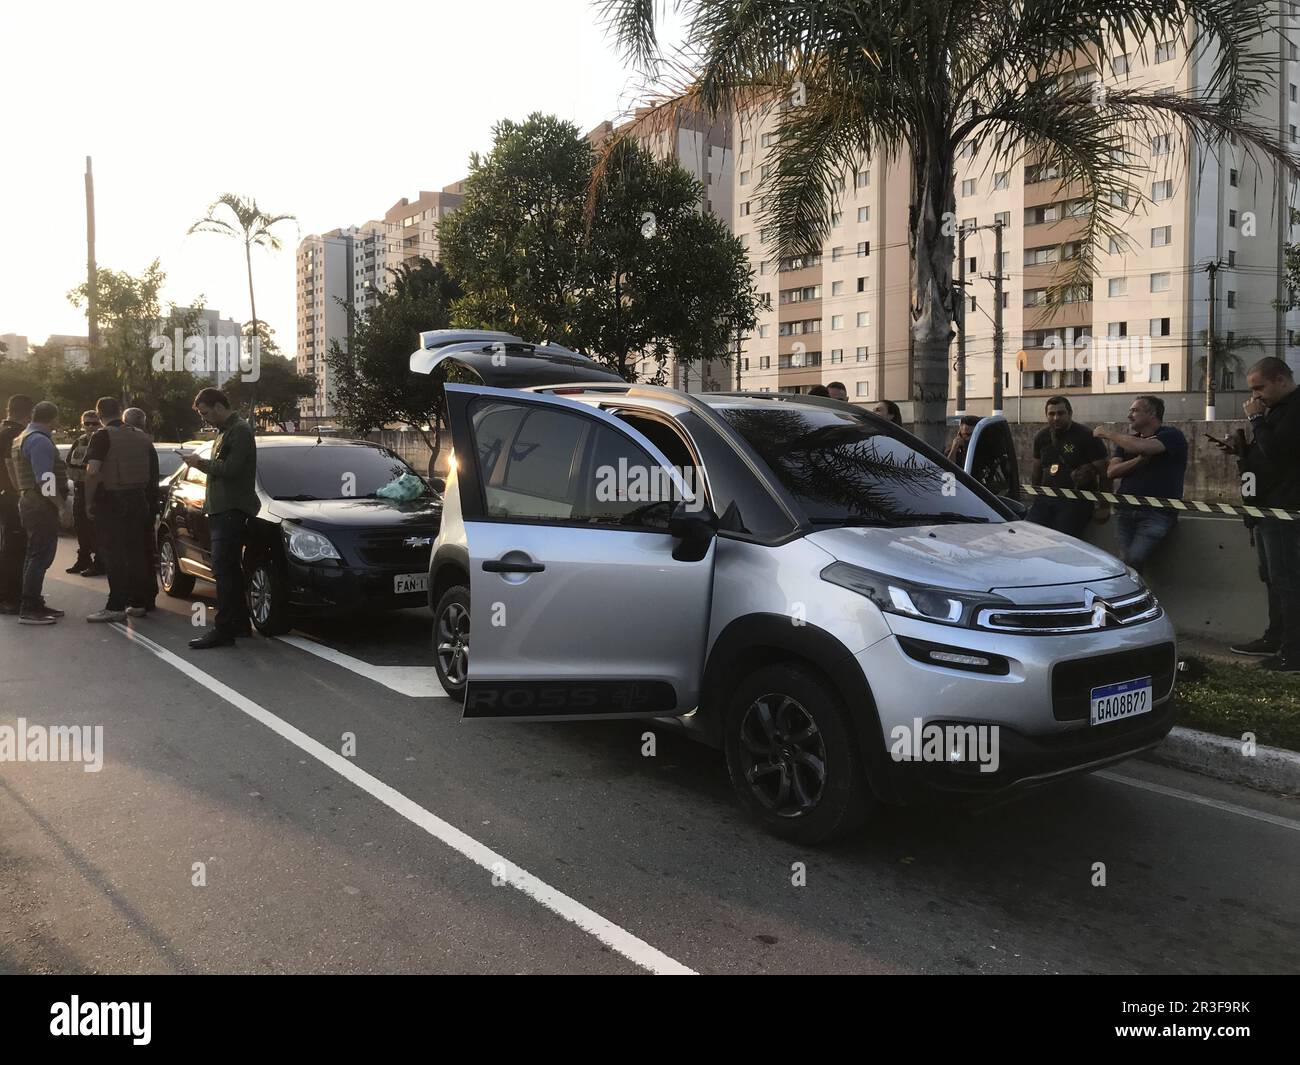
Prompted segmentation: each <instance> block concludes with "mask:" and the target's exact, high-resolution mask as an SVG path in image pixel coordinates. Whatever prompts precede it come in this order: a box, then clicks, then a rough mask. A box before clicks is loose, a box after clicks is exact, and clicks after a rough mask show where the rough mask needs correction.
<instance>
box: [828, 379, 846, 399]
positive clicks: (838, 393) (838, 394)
mask: <svg viewBox="0 0 1300 1065" xmlns="http://www.w3.org/2000/svg"><path fill="white" fill-rule="evenodd" d="M826 392H827V394H828V395H829V396H830V397H831V399H838V400H839V401H840V402H841V403H847V402H848V401H849V390H848V389H847V388H846V387H845V386H844V382H843V381H832V382H831V383H830V384H828V385H827V386H826Z"/></svg>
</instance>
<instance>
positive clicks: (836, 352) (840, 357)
mask: <svg viewBox="0 0 1300 1065" xmlns="http://www.w3.org/2000/svg"><path fill="white" fill-rule="evenodd" d="M843 361H844V349H843V348H831V363H832V365H833V364H835V363H837V362H843Z"/></svg>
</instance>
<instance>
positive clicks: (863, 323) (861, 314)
mask: <svg viewBox="0 0 1300 1065" xmlns="http://www.w3.org/2000/svg"><path fill="white" fill-rule="evenodd" d="M1229 306H1231V304H1230V305H1229ZM870 324H871V312H870V311H858V328H859V329H865V328H866V327H867V326H869V325H870Z"/></svg>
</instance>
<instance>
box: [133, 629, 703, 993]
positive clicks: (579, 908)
mask: <svg viewBox="0 0 1300 1065" xmlns="http://www.w3.org/2000/svg"><path fill="white" fill-rule="evenodd" d="M112 627H113V628H114V629H116V630H117V631H118V632H120V633H122V634H123V635H125V636H126V637H127V638H128V639H130V640H131V641H132V642H134V643H136V644H138V645H139V646H141V647H143V648H144V649H145V650H147V651H149V652H151V653H152V654H154V655H156V656H157V657H158V658H160V659H162V661H164V662H166V663H167V664H168V665H169V666H172V667H173V668H175V669H177V670H179V671H180V672H181V673H184V674H185V675H186V676H187V677H189V678H190V679H191V680H192V681H194V682H195V683H197V684H201V685H203V687H205V688H207V689H208V691H210V692H212V693H213V694H214V695H216V696H218V697H220V698H222V699H224V700H225V701H226V702H228V703H229V704H230V705H231V706H233V707H234V708H235V709H236V710H240V711H242V712H243V713H245V714H247V715H248V716H249V717H251V718H252V719H253V720H254V721H257V722H259V723H260V724H263V725H265V726H266V727H267V728H269V729H270V730H271V731H272V732H274V733H276V735H278V736H281V737H283V738H284V739H286V740H288V741H289V742H290V743H292V744H293V745H294V746H295V747H297V748H298V749H299V750H301V751H304V752H305V753H307V754H309V755H311V756H312V757H313V758H315V759H316V760H317V761H318V762H320V763H321V764H322V765H324V766H327V767H328V768H330V769H332V770H334V772H336V773H338V774H339V776H341V777H343V778H345V779H346V780H349V781H351V782H352V783H353V784H355V785H356V786H357V787H359V788H360V789H361V790H362V791H364V792H365V793H366V794H368V795H370V796H372V797H373V798H375V799H378V800H379V801H380V802H382V803H383V804H384V805H385V806H387V807H388V808H389V809H391V810H394V811H395V812H397V813H399V814H401V815H402V816H403V817H405V818H406V819H407V820H408V821H410V822H411V824H413V825H416V826H418V827H419V828H422V829H424V831H426V832H427V833H429V835H431V836H433V837H434V838H435V839H437V840H440V841H441V842H443V843H445V844H446V845H447V846H448V847H450V848H451V849H452V850H454V851H457V852H459V853H460V854H463V855H464V856H465V857H466V858H468V859H469V860H470V861H472V862H473V863H474V864H475V865H478V866H480V867H481V868H483V869H485V870H487V871H488V872H489V873H491V874H492V875H493V879H494V880H497V881H501V882H503V883H505V884H509V885H511V886H512V887H515V888H517V889H518V890H520V891H522V892H523V893H524V894H525V895H527V896H528V897H529V898H530V899H532V900H533V901H534V902H539V903H541V904H542V905H543V906H545V907H546V908H547V909H548V910H551V911H552V912H553V913H556V914H559V916H561V917H563V918H564V919H565V920H566V921H570V922H572V923H573V924H575V925H577V926H578V927H579V928H581V929H582V930H583V931H584V932H587V933H588V934H590V935H592V936H595V937H596V939H598V940H600V942H602V943H604V944H605V945H606V946H607V947H609V948H610V949H611V950H613V951H616V952H618V953H619V954H621V955H623V957H625V958H627V959H628V961H630V962H632V963H633V964H635V965H639V966H640V967H641V968H643V969H647V970H649V971H650V972H652V973H656V974H660V975H688V976H694V975H695V972H694V970H692V969H689V968H687V967H686V966H685V965H683V964H682V963H681V962H679V961H677V960H675V959H674V958H670V957H669V956H668V955H667V954H664V953H663V952H662V951H660V950H657V949H655V948H654V947H652V946H650V944H649V943H646V942H645V941H644V940H641V939H638V938H637V937H636V936H634V935H632V933H631V932H628V931H626V930H625V929H623V928H620V927H619V926H618V925H616V924H614V923H613V922H612V921H608V920H606V919H605V918H604V917H601V916H600V914H598V913H596V912H595V911H593V910H590V909H588V908H587V907H586V906H584V905H583V904H582V903H580V902H578V901H577V900H576V899H571V898H569V896H568V895H565V894H564V893H563V892H561V891H558V890H556V889H555V888H553V887H551V886H550V885H549V884H547V883H545V882H543V881H541V880H539V879H538V878H537V877H535V876H533V874H532V873H530V872H528V870H526V869H522V868H520V867H519V866H517V865H515V864H514V863H513V862H510V861H507V860H506V859H505V858H503V857H502V856H501V855H500V854H498V853H497V852H496V851H494V850H492V849H491V848H490V847H487V846H485V845H484V844H482V843H479V842H478V840H476V839H474V838H473V837H471V836H468V835H466V834H465V833H464V832H462V831H461V830H460V829H458V828H456V827H455V826H454V825H451V824H448V823H447V822H446V821H444V820H443V819H442V818H440V817H438V816H437V815H436V814H432V813H430V812H429V811H428V810H426V809H425V808H424V807H423V806H420V805H419V804H418V803H416V802H415V801H413V800H412V799H409V798H407V797H406V796H405V795H403V794H402V793H401V792H399V791H397V790H396V789H394V788H392V787H389V786H388V785H387V784H385V783H384V782H383V781H382V780H380V779H379V778H378V777H374V776H371V775H370V774H369V773H367V772H366V771H365V770H364V769H362V768H360V767H359V766H357V765H356V764H354V763H353V762H352V761H350V760H349V759H347V758H344V757H343V756H342V755H341V754H337V753H336V752H334V751H332V750H330V749H329V748H328V747H326V746H325V745H324V744H322V743H318V742H317V741H316V740H314V739H312V738H311V737H310V736H308V735H307V734H306V733H305V732H303V731H301V730H300V729H298V728H295V727H294V726H293V725H290V724H289V723H288V722H287V721H284V720H282V719H280V718H278V717H276V716H275V714H273V713H271V712H270V711H269V710H266V709H264V708H263V707H261V706H259V705H258V704H257V703H255V702H253V700H252V699H249V698H247V697H246V696H243V695H241V694H240V693H239V692H237V691H235V690H234V689H233V688H231V687H229V686H228V685H225V684H222V683H221V681H219V680H217V679H216V678H215V677H212V676H210V675H209V674H207V673H205V672H203V670H201V669H199V668H198V667H197V666H195V665H192V664H191V663H189V662H187V661H185V659H183V658H180V657H178V656H177V655H174V654H172V652H171V651H169V650H167V649H166V648H165V647H162V646H160V645H159V644H156V643H154V641H153V640H151V639H149V638H148V637H147V636H141V635H140V633H139V632H138V631H136V630H134V629H131V628H130V627H128V626H126V625H121V624H117V623H113V624H112Z"/></svg>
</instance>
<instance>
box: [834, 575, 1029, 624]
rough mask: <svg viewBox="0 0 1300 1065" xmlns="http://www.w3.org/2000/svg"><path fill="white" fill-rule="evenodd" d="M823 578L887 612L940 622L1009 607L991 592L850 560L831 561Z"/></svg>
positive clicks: (953, 621) (961, 620) (970, 618)
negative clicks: (932, 582) (937, 584)
mask: <svg viewBox="0 0 1300 1065" xmlns="http://www.w3.org/2000/svg"><path fill="white" fill-rule="evenodd" d="M821 576H822V580H824V581H830V582H831V584H838V585H839V586H840V587H841V588H847V589H848V590H849V591H851V592H857V593H858V594H859V595H865V596H866V597H867V598H868V599H870V600H871V601H872V602H873V603H875V604H876V606H878V607H880V609H881V610H883V611H885V613H887V614H901V615H902V616H903V617H910V618H919V619H920V620H921V621H933V622H938V623H939V624H941V625H959V626H964V627H967V628H969V627H972V626H974V624H975V618H976V616H977V615H978V613H979V611H980V610H981V609H982V608H984V607H989V606H1000V607H1009V606H1013V605H1014V604H1013V603H1012V602H1011V601H1010V600H1009V599H1004V598H1003V597H1002V596H1000V595H993V594H991V593H989V592H968V591H959V590H957V589H955V588H931V587H928V586H926V585H923V584H917V583H915V582H914V581H905V580H902V579H900V578H898V577H889V576H886V575H885V574H883V573H873V572H872V571H871V570H868V569H863V568H862V567H860V566H853V565H850V564H849V563H847V562H832V563H831V564H830V565H829V566H827V567H826V568H825V569H824V570H822V573H821Z"/></svg>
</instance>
